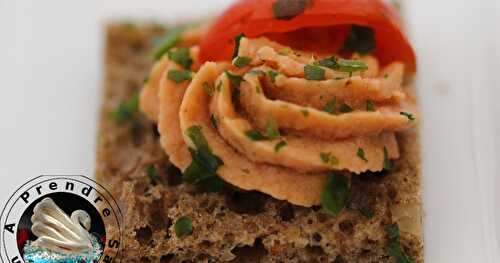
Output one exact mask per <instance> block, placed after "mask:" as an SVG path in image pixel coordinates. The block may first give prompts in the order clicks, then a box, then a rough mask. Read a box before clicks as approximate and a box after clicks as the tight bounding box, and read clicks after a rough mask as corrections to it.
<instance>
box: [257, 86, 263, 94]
mask: <svg viewBox="0 0 500 263" xmlns="http://www.w3.org/2000/svg"><path fill="white" fill-rule="evenodd" d="M255 92H257V94H261V93H262V87H261V86H259V85H256V86H255Z"/></svg>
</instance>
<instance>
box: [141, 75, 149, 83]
mask: <svg viewBox="0 0 500 263" xmlns="http://www.w3.org/2000/svg"><path fill="white" fill-rule="evenodd" d="M148 82H149V75H147V76H146V77H144V79H143V80H142V83H143V84H148Z"/></svg>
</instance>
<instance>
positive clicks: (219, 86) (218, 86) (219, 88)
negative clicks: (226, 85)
mask: <svg viewBox="0 0 500 263" xmlns="http://www.w3.org/2000/svg"><path fill="white" fill-rule="evenodd" d="M215 90H216V91H217V92H220V91H221V90H222V81H219V83H217V87H215Z"/></svg>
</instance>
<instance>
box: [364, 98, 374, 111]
mask: <svg viewBox="0 0 500 263" xmlns="http://www.w3.org/2000/svg"><path fill="white" fill-rule="evenodd" d="M366 110H367V111H375V104H374V103H373V101H371V100H367V101H366Z"/></svg>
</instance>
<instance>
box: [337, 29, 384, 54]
mask: <svg viewBox="0 0 500 263" xmlns="http://www.w3.org/2000/svg"><path fill="white" fill-rule="evenodd" d="M375 48H376V42H375V32H374V31H373V29H371V28H369V27H364V26H358V25H353V26H352V27H351V31H350V32H349V35H348V36H347V39H346V41H345V42H344V47H343V49H342V51H344V52H353V53H360V54H369V53H371V52H373V51H374V50H375Z"/></svg>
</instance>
